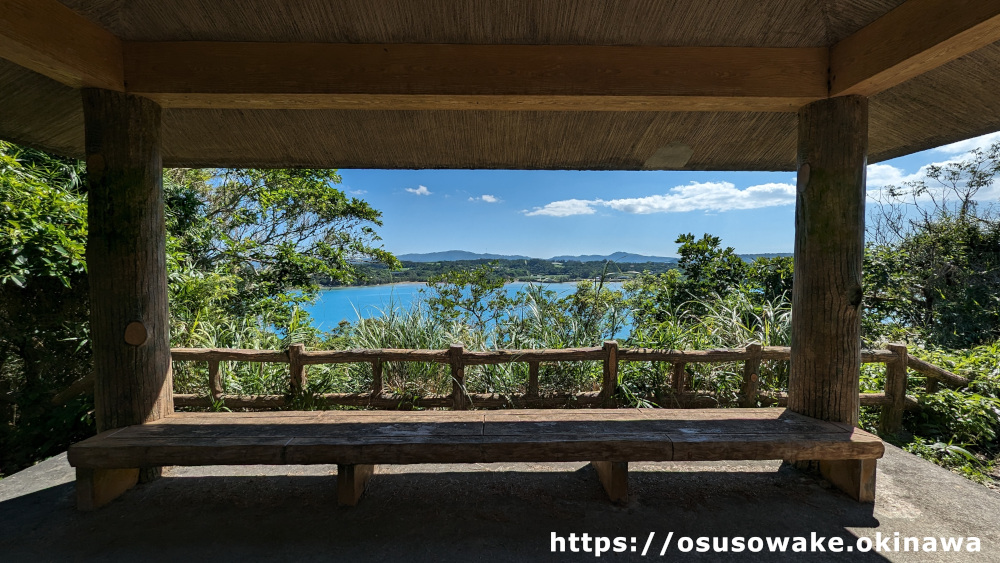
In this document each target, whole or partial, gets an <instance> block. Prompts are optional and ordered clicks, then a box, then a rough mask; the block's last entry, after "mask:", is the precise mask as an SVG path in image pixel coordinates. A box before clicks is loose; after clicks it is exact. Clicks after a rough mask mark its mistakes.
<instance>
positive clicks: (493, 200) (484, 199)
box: [469, 194, 503, 203]
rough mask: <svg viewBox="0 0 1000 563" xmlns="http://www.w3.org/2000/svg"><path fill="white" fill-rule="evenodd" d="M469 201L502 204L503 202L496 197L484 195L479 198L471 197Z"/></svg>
mask: <svg viewBox="0 0 1000 563" xmlns="http://www.w3.org/2000/svg"><path fill="white" fill-rule="evenodd" d="M469 201H482V202H484V203H500V202H501V201H503V200H502V199H500V198H498V197H497V196H495V195H490V194H483V195H481V196H479V197H470V198H469Z"/></svg>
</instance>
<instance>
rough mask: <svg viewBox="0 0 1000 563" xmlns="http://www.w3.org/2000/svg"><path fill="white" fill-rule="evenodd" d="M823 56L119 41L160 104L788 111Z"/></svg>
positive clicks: (810, 83)
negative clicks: (123, 42) (123, 44)
mask: <svg viewBox="0 0 1000 563" xmlns="http://www.w3.org/2000/svg"><path fill="white" fill-rule="evenodd" d="M828 56H829V53H828V49H825V48H804V49H778V48H741V47H617V46H613V47H606V46H570V45H558V46H557V45H426V44H420V45H415V44H410V45H399V44H386V45H378V44H367V45H357V44H329V43H229V42H127V43H125V77H126V89H127V91H128V92H130V93H134V94H139V95H142V96H146V97H149V98H152V99H153V100H155V101H156V102H158V103H159V104H160V105H162V106H163V107H165V108H242V109H380V110H387V109H391V110H561V111H782V112H788V111H796V110H797V109H798V108H799V107H800V106H802V105H803V104H805V103H808V102H810V101H813V100H816V99H819V98H825V97H826V96H827V92H828V90H827V84H828V75H827V72H828V67H829V61H828Z"/></svg>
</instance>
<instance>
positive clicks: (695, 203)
mask: <svg viewBox="0 0 1000 563" xmlns="http://www.w3.org/2000/svg"><path fill="white" fill-rule="evenodd" d="M793 203H795V186H793V185H792V184H778V183H770V184H761V185H758V186H750V187H749V188H747V189H745V190H740V189H738V188H737V187H736V186H735V185H734V184H732V183H731V182H692V183H690V184H687V185H685V186H677V187H676V188H673V189H671V190H670V191H669V192H668V193H665V194H662V195H651V196H647V197H639V198H624V199H612V200H609V201H600V204H601V205H604V206H605V207H610V208H612V209H617V210H618V211H624V212H625V213H637V214H647V213H683V212H686V211H730V210H733V209H758V208H761V207H774V206H777V205H790V204H793Z"/></svg>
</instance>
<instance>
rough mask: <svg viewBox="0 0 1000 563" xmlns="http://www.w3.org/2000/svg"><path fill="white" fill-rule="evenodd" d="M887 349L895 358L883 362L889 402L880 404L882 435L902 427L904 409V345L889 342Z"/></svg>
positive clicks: (880, 430)
mask: <svg viewBox="0 0 1000 563" xmlns="http://www.w3.org/2000/svg"><path fill="white" fill-rule="evenodd" d="M887 348H888V349H889V351H891V352H893V353H894V354H896V359H895V360H893V361H891V362H887V363H886V364H885V396H886V398H888V399H889V400H890V401H892V402H891V403H890V404H885V405H882V412H881V413H879V423H878V431H879V434H882V435H884V436H885V435H890V434H896V433H898V432H899V431H900V430H902V429H903V411H904V410H905V409H906V361H907V355H908V354H907V351H906V346H904V345H902V344H889V345H888V346H887Z"/></svg>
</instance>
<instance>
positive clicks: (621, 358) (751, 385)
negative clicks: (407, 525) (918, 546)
mask: <svg viewBox="0 0 1000 563" xmlns="http://www.w3.org/2000/svg"><path fill="white" fill-rule="evenodd" d="M171 357H172V359H173V360H174V361H192V362H208V368H209V370H208V371H209V381H208V384H209V390H210V396H208V397H206V396H200V395H191V394H175V395H174V404H175V405H177V406H182V407H210V406H212V404H213V402H215V401H220V400H224V401H225V404H226V406H228V407H231V408H260V409H267V408H280V407H283V406H287V405H288V404H289V397H291V398H293V399H294V398H295V397H296V396H300V395H302V394H303V393H304V390H305V389H306V384H307V369H306V368H307V366H310V365H321V364H349V363H369V364H371V365H372V386H371V389H370V390H369V392H367V393H324V394H318V395H313V396H311V397H312V400H313V401H314V403H315V404H324V405H342V406H356V407H372V408H381V409H406V408H413V407H426V408H453V409H465V408H469V407H476V408H503V407H538V408H545V407H561V406H567V405H573V406H605V407H613V406H615V404H616V396H617V392H618V369H619V365H620V364H621V363H622V362H665V363H670V364H672V365H673V368H672V370H671V388H672V395H671V396H670V401H671V404H669V405H667V406H671V407H681V408H699V407H713V406H717V405H718V401H717V400H716V399H715V398H714V397H711V396H710V395H705V394H698V393H695V392H692V391H689V390H688V388H689V386H690V381H689V377H690V375H689V374H688V373H687V370H686V368H685V366H686V365H687V364H695V363H720V362H743V363H744V366H743V382H742V385H741V388H740V392H741V394H740V397H739V398H738V401H737V403H738V404H739V405H740V406H743V407H752V406H756V405H758V404H763V405H773V404H778V405H783V404H784V403H785V402H786V401H787V397H786V395H785V394H784V393H760V392H759V379H760V375H759V374H760V363H761V361H763V360H772V361H773V360H776V361H787V360H789V359H790V357H791V349H790V348H789V347H787V346H760V345H757V344H751V345H749V346H747V347H745V348H720V349H712V350H661V349H651V348H619V347H618V343H617V342H616V341H614V340H609V341H606V342H605V343H604V345H603V346H601V347H589V348H560V349H525V350H488V351H471V350H465V348H464V347H463V346H462V345H461V344H455V345H453V346H451V347H450V348H449V349H445V350H409V349H392V348H383V349H354V350H314V351H308V350H306V349H305V347H304V346H303V345H302V344H293V345H291V346H290V347H289V349H288V350H287V351H283V350H241V349H232V348H221V349H220V348H174V349H172V350H171ZM579 361H600V362H603V364H604V367H603V375H602V378H601V390H600V391H596V392H593V391H592V392H583V393H575V394H553V395H544V396H542V395H540V394H539V391H538V389H539V387H538V374H539V366H540V365H541V364H542V363H544V362H579ZM861 361H862V363H882V364H885V365H886V383H885V390H884V392H881V393H861V394H860V395H859V401H860V404H861V405H862V406H880V407H882V413H881V419H880V430H881V431H884V432H890V433H894V432H898V431H899V429H900V428H901V426H902V417H903V412H904V411H905V410H910V409H915V408H919V405H918V403H917V401H916V399H914V398H913V397H910V396H907V395H906V389H907V377H908V376H907V368H909V369H912V370H914V371H916V372H918V373H920V374H922V375H924V376H925V377H926V378H927V389H928V392H932V391H933V390H934V389H936V387H937V385H938V384H941V383H943V384H945V385H949V386H954V387H964V386H966V385H968V383H969V380H968V379H966V378H964V377H962V376H960V375H956V374H954V373H951V372H950V371H948V370H945V369H943V368H941V367H938V366H935V365H933V364H930V363H928V362H925V361H923V360H920V359H918V358H914V357H913V356H910V355H909V354H908V353H907V349H906V347H905V346H902V345H889V349H888V350H864V351H862V352H861ZM220 362H255V363H261V362H263V363H285V364H289V395H288V396H286V395H263V396H253V397H231V396H226V394H225V390H224V388H223V384H222V378H221V376H220V372H219V364H220ZM387 362H423V363H437V364H447V365H448V366H449V369H450V372H451V377H452V392H451V394H449V395H432V396H422V397H398V396H390V395H386V394H385V389H384V381H383V377H382V373H383V365H384V364H385V363H387ZM514 362H520V363H527V364H528V381H527V392H526V393H524V394H523V395H513V396H507V395H497V394H482V393H468V392H467V391H466V386H465V367H466V366H479V365H498V364H509V363H514ZM88 379H89V383H88V381H87V380H88ZM88 385H89V387H90V388H91V389H92V388H93V380H92V378H85V379H83V380H80V381H78V382H76V383H74V384H73V385H72V386H71V387H70V388H68V389H67V390H66V391H64V392H62V393H60V394H59V395H57V396H56V397H55V398H54V399H53V401H54V402H56V403H57V404H60V403H65V402H66V401H67V400H69V399H70V398H72V397H73V396H75V395H78V394H80V393H82V392H84V391H85V390H86V389H87V388H88Z"/></svg>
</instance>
